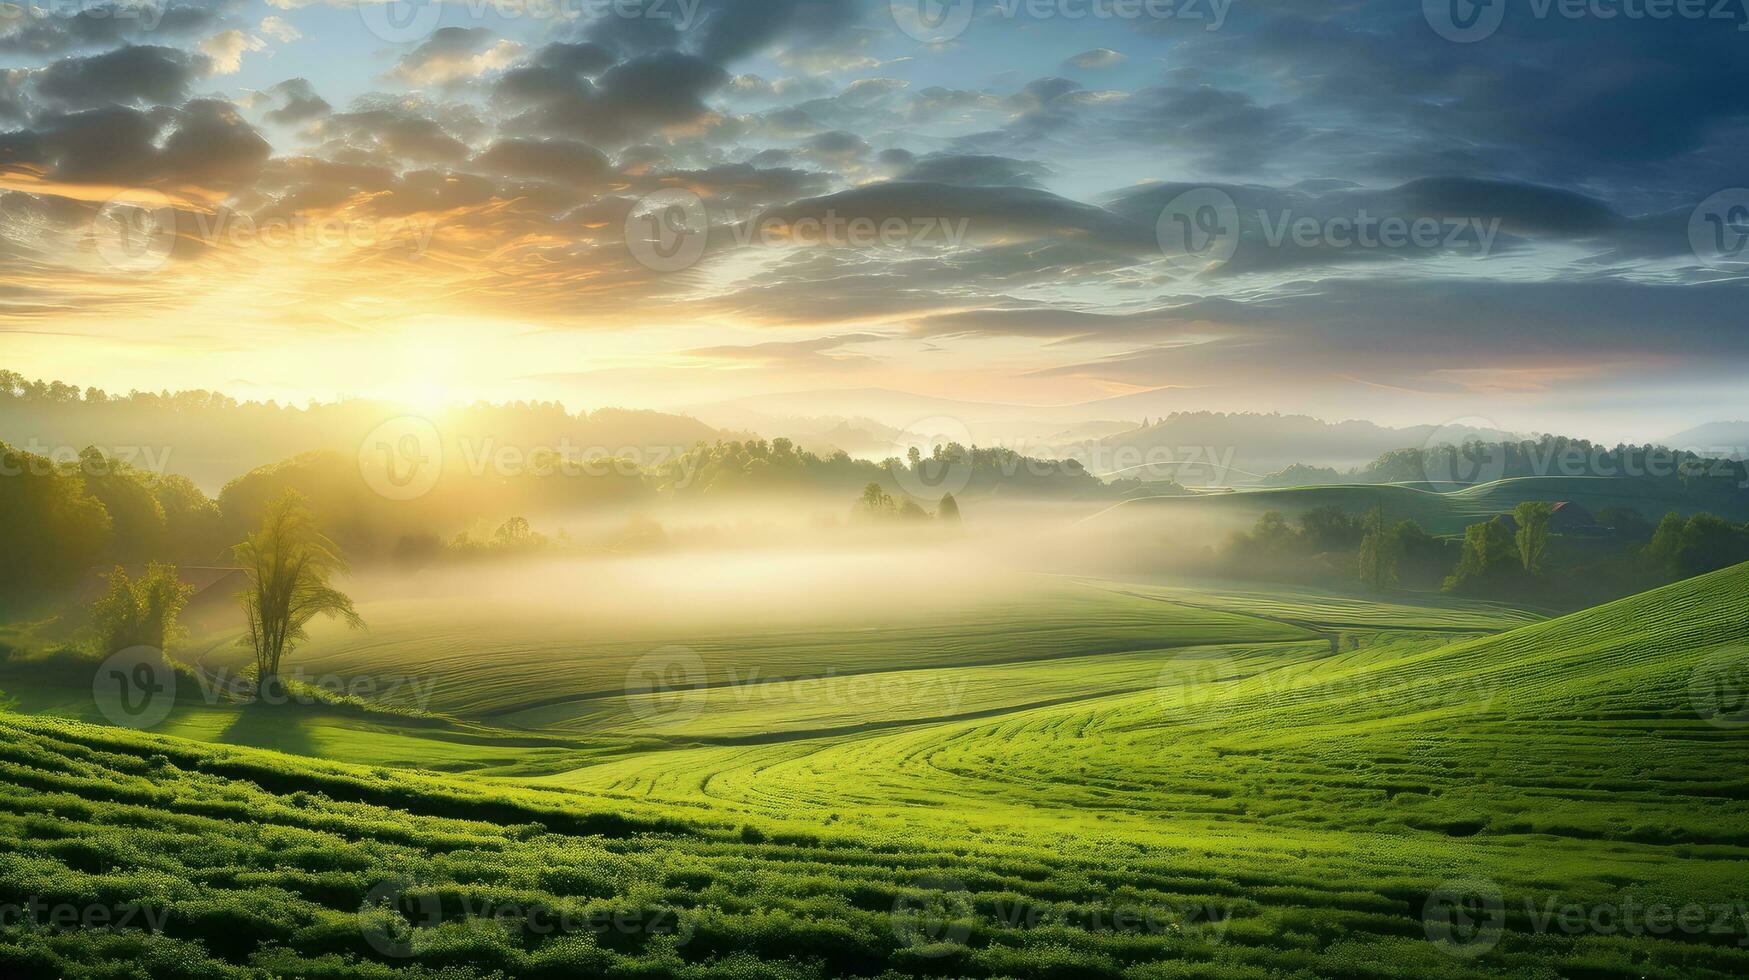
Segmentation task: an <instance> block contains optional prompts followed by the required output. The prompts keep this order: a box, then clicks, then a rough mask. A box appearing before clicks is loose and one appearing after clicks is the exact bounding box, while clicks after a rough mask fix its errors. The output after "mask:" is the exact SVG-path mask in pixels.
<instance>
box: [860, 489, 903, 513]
mask: <svg viewBox="0 0 1749 980" xmlns="http://www.w3.org/2000/svg"><path fill="white" fill-rule="evenodd" d="M856 509H857V510H858V511H860V512H862V513H863V514H865V515H867V516H869V517H887V516H890V515H891V514H893V513H894V512H896V511H897V510H898V509H899V505H898V503H897V502H896V501H894V500H893V497H892V495H891V494H889V493H887V492H886V491H885V490H882V489H881V485H880V484H879V483H874V482H872V481H871V482H870V483H869V485H868V486H866V487H863V488H862V496H860V497H858V498H856Z"/></svg>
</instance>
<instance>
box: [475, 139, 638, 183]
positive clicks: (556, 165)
mask: <svg viewBox="0 0 1749 980" xmlns="http://www.w3.org/2000/svg"><path fill="white" fill-rule="evenodd" d="M472 169H474V170H476V171H481V172H484V173H488V174H498V175H502V176H509V177H530V178H534V179H536V180H551V181H556V182H558V183H561V184H574V185H589V184H595V183H598V182H599V181H600V180H601V179H602V178H603V177H604V176H606V175H607V174H608V172H609V171H610V170H611V169H612V165H611V163H610V162H609V161H608V159H607V154H605V153H602V152H601V151H600V150H598V149H596V148H595V147H593V146H590V145H589V144H587V143H579V142H577V141H575V140H536V139H505V140H499V141H498V142H496V143H493V144H492V146H491V147H490V148H489V149H487V150H486V152H484V153H482V154H480V155H479V156H477V157H475V158H474V161H473V163H472Z"/></svg>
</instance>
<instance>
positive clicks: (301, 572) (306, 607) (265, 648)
mask: <svg viewBox="0 0 1749 980" xmlns="http://www.w3.org/2000/svg"><path fill="white" fill-rule="evenodd" d="M236 558H237V564H238V565H240V566H242V568H243V574H244V576H245V577H246V579H247V582H248V585H247V586H246V587H245V588H244V590H243V591H242V592H241V593H240V594H239V595H238V597H237V599H238V601H239V602H240V603H242V606H243V614H244V616H245V618H246V619H247V621H248V624H249V629H248V632H247V633H246V634H245V636H244V638H243V642H245V643H247V644H248V645H249V647H250V649H251V650H253V651H254V654H255V677H256V682H257V684H258V685H260V686H261V687H262V689H263V690H266V689H267V686H268V685H269V684H272V683H276V682H277V680H278V676H279V668H280V664H281V662H282V661H283V660H284V659H285V656H286V655H287V654H289V653H291V652H292V651H293V650H295V649H296V648H297V645H298V644H299V643H300V642H302V641H303V640H304V639H306V638H307V637H308V635H309V634H308V633H306V632H305V627H306V626H308V625H309V622H310V620H312V619H315V618H316V617H317V616H328V617H333V618H338V619H340V620H342V621H344V622H345V623H346V624H347V625H349V626H352V627H353V628H355V629H362V628H363V627H364V620H362V619H360V618H359V616H358V613H357V612H356V611H355V610H354V609H353V608H352V600H351V599H350V598H348V597H347V596H346V595H345V594H344V593H342V592H340V591H339V590H338V589H335V588H334V587H333V586H332V585H331V584H329V583H330V580H331V579H332V578H333V577H334V575H336V574H338V573H342V572H345V571H346V567H347V566H346V559H345V558H344V557H343V556H342V555H341V554H340V550H339V549H338V548H337V547H335V545H334V542H332V541H330V540H328V538H327V537H326V536H325V535H323V534H322V532H321V531H320V530H319V529H318V528H317V527H316V523H315V520H314V519H313V518H312V517H311V516H310V511H309V508H308V507H306V506H305V504H304V499H303V498H302V497H301V496H299V495H298V494H297V493H296V492H294V491H287V492H286V493H285V494H284V495H283V496H281V497H280V498H279V499H278V500H275V501H274V502H273V503H271V504H269V505H268V508H267V514H266V516H264V517H263V518H262V520H261V528H260V530H258V531H256V532H254V533H253V534H250V535H249V537H248V538H246V539H245V540H244V541H243V543H242V544H239V545H238V546H237V547H236Z"/></svg>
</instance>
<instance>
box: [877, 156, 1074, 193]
mask: <svg viewBox="0 0 1749 980" xmlns="http://www.w3.org/2000/svg"><path fill="white" fill-rule="evenodd" d="M1051 173H1052V171H1051V169H1050V168H1049V167H1047V166H1045V165H1044V164H1042V163H1036V162H1033V161H1030V160H1016V159H1013V158H1011V157H1003V156H992V155H989V154H967V153H933V154H930V155H929V156H926V157H923V158H922V159H920V160H918V161H917V162H916V163H915V164H914V165H913V166H912V167H911V168H910V169H909V171H907V172H906V174H905V176H904V179H905V180H921V181H930V182H934V183H941V184H964V185H969V186H1003V185H1006V186H1011V187H1037V186H1038V183H1039V178H1040V177H1048V176H1050V175H1051Z"/></svg>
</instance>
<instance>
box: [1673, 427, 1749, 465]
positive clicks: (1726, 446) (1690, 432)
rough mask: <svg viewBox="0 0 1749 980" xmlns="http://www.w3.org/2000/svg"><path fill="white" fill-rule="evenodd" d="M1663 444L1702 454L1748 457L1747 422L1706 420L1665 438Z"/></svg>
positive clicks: (1748, 431)
mask: <svg viewBox="0 0 1749 980" xmlns="http://www.w3.org/2000/svg"><path fill="white" fill-rule="evenodd" d="M1664 444H1665V445H1666V446H1672V447H1674V448H1677V449H1688V450H1691V451H1693V452H1697V453H1701V454H1703V455H1718V456H1725V457H1727V458H1730V459H1749V422H1746V421H1737V422H1708V423H1707V424H1705V425H1697V426H1695V427H1694V428H1692V429H1684V430H1683V431H1681V432H1678V433H1676V434H1675V435H1673V436H1670V437H1669V438H1667V439H1665V440H1664Z"/></svg>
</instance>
